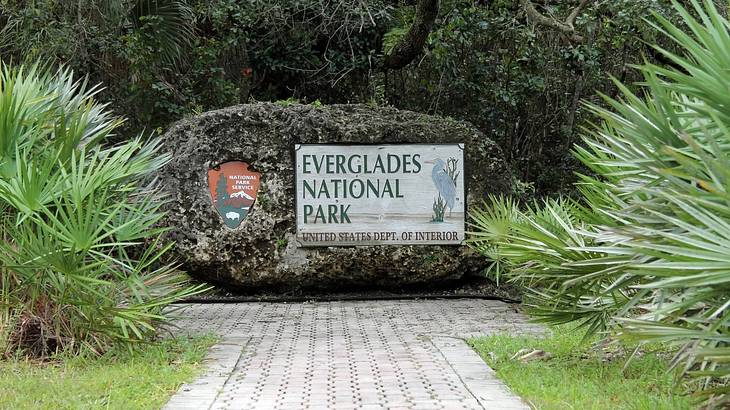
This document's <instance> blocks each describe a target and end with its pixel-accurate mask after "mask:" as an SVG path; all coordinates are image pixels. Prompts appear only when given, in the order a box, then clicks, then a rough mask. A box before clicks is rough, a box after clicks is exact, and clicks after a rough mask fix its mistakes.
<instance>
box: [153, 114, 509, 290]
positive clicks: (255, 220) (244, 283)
mask: <svg viewBox="0 0 730 410" xmlns="http://www.w3.org/2000/svg"><path fill="white" fill-rule="evenodd" d="M164 138H165V143H164V145H165V147H166V149H167V150H168V151H169V152H170V153H172V154H173V159H172V161H171V162H170V163H169V165H167V166H166V167H165V168H164V169H163V170H162V172H161V174H160V179H161V182H162V185H163V187H164V188H165V189H166V190H168V192H169V193H170V194H171V203H170V205H169V210H170V213H169V217H168V218H167V220H166V222H165V223H166V224H167V225H168V226H170V227H172V230H171V233H170V237H171V238H172V239H173V240H174V241H176V243H177V246H176V249H177V253H178V254H179V255H180V257H181V259H182V260H183V262H184V265H183V267H184V268H185V269H186V270H187V271H188V272H190V273H191V274H193V275H194V276H197V277H200V278H203V279H206V280H209V281H213V282H217V283H222V284H226V285H229V286H232V287H239V288H240V287H244V288H251V287H265V288H269V289H280V290H284V289H291V288H306V287H315V288H328V287H329V288H332V287H338V288H352V287H356V286H368V287H372V286H384V287H389V286H390V287H393V286H398V285H402V284H416V283H424V282H434V281H442V280H453V279H457V278H459V277H461V276H463V275H465V274H468V273H474V272H479V271H481V270H482V269H483V268H484V265H485V261H484V259H483V258H482V257H480V256H478V255H476V254H474V253H473V252H472V251H470V250H469V249H468V248H467V247H465V246H423V245H419V246H392V245H388V246H366V247H337V248H335V247H332V248H300V247H297V245H296V241H295V240H294V238H295V235H296V216H295V208H294V196H295V186H294V166H295V164H294V144H297V143H303V144H306V143H383V144H386V143H457V142H463V143H466V150H465V158H464V162H465V163H464V166H465V174H466V175H465V177H466V179H465V181H466V189H467V207H470V206H473V205H474V204H478V203H479V202H480V201H481V199H483V198H485V197H486V195H487V194H489V193H499V192H506V191H508V190H509V189H510V184H511V175H510V173H509V169H508V167H507V165H506V164H505V161H504V159H503V156H502V153H501V151H500V149H499V147H498V146H497V145H496V144H495V143H494V142H492V141H491V140H489V139H488V138H487V137H485V136H484V135H483V134H482V133H480V132H479V131H477V130H476V129H475V128H474V127H473V126H471V125H469V124H466V123H463V122H457V121H454V120H450V119H445V118H438V117H433V116H428V115H424V114H418V113H414V112H409V111H400V110H396V109H392V108H371V107H368V106H364V105H332V106H324V107H315V106H311V105H291V106H286V107H284V106H280V105H277V104H247V105H238V106H234V107H229V108H225V109H222V110H218V111H211V112H207V113H204V114H202V115H200V116H196V117H193V118H190V119H186V120H182V121H179V122H178V123H176V124H175V125H174V126H173V127H172V128H171V129H170V130H169V131H168V132H167V133H166V134H165V136H164ZM227 161H244V162H247V163H249V164H250V169H251V170H255V171H257V172H261V187H260V188H259V193H258V197H257V199H256V204H255V205H254V207H253V208H252V211H251V213H250V214H249V215H248V217H247V218H246V219H245V220H244V221H243V222H242V223H241V225H240V226H239V227H238V228H237V229H235V230H230V229H228V228H226V227H225V226H224V225H223V221H222V220H221V218H220V216H219V215H218V214H217V213H216V210H215V209H214V207H213V205H212V202H211V197H210V193H209V191H208V183H207V171H208V169H209V168H210V167H212V166H216V165H218V164H220V163H223V162H227ZM467 211H468V209H467Z"/></svg>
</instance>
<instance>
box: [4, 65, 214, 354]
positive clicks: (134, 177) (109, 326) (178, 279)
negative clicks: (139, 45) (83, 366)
mask: <svg viewBox="0 0 730 410" xmlns="http://www.w3.org/2000/svg"><path fill="white" fill-rule="evenodd" d="M97 92H98V89H97V88H95V87H91V88H89V87H87V85H86V83H84V82H78V81H74V79H73V77H72V74H71V72H70V71H68V70H65V71H59V72H57V73H56V74H55V75H54V74H50V73H49V72H46V71H44V70H40V69H38V68H35V67H34V68H26V69H23V68H9V67H7V66H4V67H3V68H2V72H0V212H2V214H1V215H2V219H0V234H1V235H2V242H0V355H2V354H12V353H13V352H16V351H18V350H21V351H24V352H25V353H28V354H32V355H39V356H42V355H45V354H49V353H53V352H56V351H60V350H71V351H78V350H80V349H88V350H91V351H94V352H100V351H103V350H104V349H105V348H106V347H107V346H109V344H110V343H112V342H124V343H129V344H131V343H134V342H137V341H141V340H144V339H146V338H147V337H148V336H149V335H150V334H153V333H154V331H155V324H156V323H157V322H158V321H160V320H162V319H164V315H163V313H162V309H163V308H164V307H165V306H166V305H167V304H169V303H171V302H172V301H174V300H177V299H178V298H180V297H184V296H186V295H190V294H192V293H195V292H197V291H199V290H200V288H199V287H192V288H191V287H188V286H186V285H185V276H183V275H182V274H181V273H179V272H178V271H177V270H176V269H175V267H174V266H169V265H165V264H161V263H160V258H161V257H162V255H164V254H165V252H166V251H167V250H168V249H169V246H165V245H163V244H162V243H161V242H160V235H161V234H162V230H161V229H159V228H156V227H155V224H156V223H157V222H158V221H159V220H160V218H161V217H162V216H163V213H162V212H161V211H160V206H161V205H162V204H163V200H162V199H161V198H160V195H159V194H158V193H157V190H156V188H155V185H154V184H153V182H152V181H150V177H149V175H150V173H151V172H153V171H154V170H156V169H158V168H159V167H160V166H162V165H163V164H164V163H165V162H166V161H167V160H168V158H167V156H164V155H160V154H159V152H158V147H159V144H158V143H157V142H155V141H154V140H153V141H150V142H142V140H141V138H139V137H138V138H134V139H131V140H129V141H127V142H125V143H124V144H121V145H116V146H109V145H104V144H103V143H104V142H105V140H107V139H108V138H109V137H110V136H111V135H112V133H113V132H114V130H115V129H116V128H117V127H118V126H119V125H120V123H121V121H120V120H119V119H118V118H114V117H112V116H111V114H110V113H109V111H108V110H107V109H106V105H104V104H99V103H98V102H97V101H96V100H95V94H96V93H97ZM136 245H140V246H137V247H136Z"/></svg>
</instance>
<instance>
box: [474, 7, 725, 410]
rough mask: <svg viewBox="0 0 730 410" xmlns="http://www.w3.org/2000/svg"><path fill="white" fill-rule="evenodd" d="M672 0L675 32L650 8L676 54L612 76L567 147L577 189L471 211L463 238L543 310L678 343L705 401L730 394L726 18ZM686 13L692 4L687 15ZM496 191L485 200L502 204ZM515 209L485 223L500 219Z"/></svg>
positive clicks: (716, 402) (551, 318)
mask: <svg viewBox="0 0 730 410" xmlns="http://www.w3.org/2000/svg"><path fill="white" fill-rule="evenodd" d="M692 4H693V6H694V10H693V12H690V11H688V10H686V9H684V8H683V7H682V6H681V5H679V4H678V3H675V4H674V7H675V8H676V9H677V11H678V12H679V13H680V14H681V15H682V17H683V20H684V24H685V26H686V30H687V31H686V32H685V31H682V30H681V29H680V28H678V27H677V26H676V25H674V24H673V23H671V22H669V21H668V20H666V19H665V18H663V17H661V16H659V15H655V16H654V17H655V20H654V21H655V22H656V29H657V30H658V31H659V32H660V33H662V34H663V35H664V36H666V37H667V38H669V39H670V40H672V41H673V42H675V43H676V44H677V45H678V46H679V47H680V48H681V49H682V50H683V51H684V53H683V55H681V56H680V55H675V54H673V53H670V52H668V51H666V50H664V49H662V48H658V47H657V51H658V52H659V53H662V54H664V55H665V56H666V58H667V59H669V60H671V61H672V62H673V66H672V67H670V68H665V67H660V66H657V65H654V64H649V63H647V64H644V65H642V66H640V67H639V69H640V71H641V72H642V73H643V75H644V82H643V83H642V84H641V87H642V90H641V92H640V93H638V94H637V93H633V92H632V91H630V90H629V88H628V87H626V86H624V85H622V84H620V83H619V82H618V81H617V82H616V83H617V86H618V87H619V88H620V90H621V92H622V97H621V99H620V100H616V99H612V98H609V97H605V99H606V102H607V104H608V105H609V106H610V108H609V109H606V108H601V107H599V106H596V105H589V107H588V108H589V109H590V110H591V111H593V112H594V113H595V114H596V115H597V116H598V117H599V118H600V119H601V121H600V123H599V124H597V125H594V126H592V127H591V129H590V130H588V131H587V132H586V135H585V137H584V145H583V146H580V147H577V148H576V150H575V154H576V157H577V158H578V159H579V160H580V161H581V162H582V163H583V164H585V165H586V166H587V167H588V168H589V169H590V170H591V171H592V173H591V175H582V176H581V177H580V178H581V182H580V183H579V189H580V191H581V193H582V199H581V200H580V201H578V202H573V201H562V202H555V201H547V202H545V203H544V204H541V205H539V206H538V207H536V208H534V209H533V208H528V209H527V210H520V209H518V208H516V207H511V208H509V213H507V216H500V218H496V217H495V216H494V212H491V213H490V212H489V211H484V210H482V211H477V212H475V213H474V214H473V215H472V216H473V224H474V227H475V230H476V231H477V232H478V233H477V234H476V235H474V236H473V238H472V244H473V246H475V247H476V248H477V249H480V250H482V251H484V250H489V252H485V253H486V254H487V255H488V256H489V255H491V256H492V257H494V256H495V255H496V256H497V258H495V259H496V260H498V261H499V263H500V264H501V266H502V267H503V269H502V274H506V275H508V276H509V277H510V278H511V279H512V280H516V281H520V282H521V283H522V284H524V285H526V286H527V287H528V288H529V291H528V292H529V295H528V297H527V299H528V303H529V305H530V306H531V308H532V311H533V313H535V314H536V315H538V317H539V318H540V319H541V320H543V321H545V322H549V323H567V322H576V323H578V324H580V325H582V326H585V328H586V329H587V330H588V334H589V335H590V334H594V333H596V332H599V331H601V330H604V329H610V330H612V331H614V332H617V333H619V334H620V335H622V336H624V337H627V338H632V339H636V340H639V341H641V342H664V343H668V344H671V345H677V346H678V347H679V348H678V354H677V356H676V357H675V360H674V365H675V366H676V367H677V368H679V369H680V370H681V373H682V374H684V375H686V376H689V377H693V378H696V379H697V381H698V383H699V384H700V388H701V390H702V394H703V395H704V397H705V399H706V404H708V405H710V406H723V405H727V404H728V403H730V396H728V392H730V386H728V384H727V381H728V377H730V365H729V364H728V363H730V327H729V323H730V310H728V307H730V194H729V191H730V111H729V110H728V107H730V92H729V91H728V90H729V89H730V71H728V67H730V53H728V47H729V46H730V33H729V30H730V23H728V21H727V19H726V18H724V17H723V16H722V14H721V13H720V12H719V11H718V10H717V9H716V8H715V7H714V5H713V4H712V2H710V1H706V2H705V3H704V5H703V6H702V5H700V4H699V3H698V2H696V1H693V2H692ZM694 16H697V17H694ZM503 202H504V200H503V199H498V198H495V199H493V200H492V204H491V205H490V207H495V206H496V207H497V209H499V207H504V205H503ZM505 218H508V219H509V220H511V221H513V223H512V224H510V225H509V227H508V229H506V232H504V233H502V234H500V235H494V234H492V232H493V231H494V230H495V228H494V227H495V226H501V225H500V224H502V220H504V219H505Z"/></svg>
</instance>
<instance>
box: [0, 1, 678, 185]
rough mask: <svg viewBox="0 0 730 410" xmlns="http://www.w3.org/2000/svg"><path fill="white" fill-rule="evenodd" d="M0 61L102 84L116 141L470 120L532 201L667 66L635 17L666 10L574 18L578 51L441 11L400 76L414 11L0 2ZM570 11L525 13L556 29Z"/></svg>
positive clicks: (446, 5) (384, 5)
mask: <svg viewBox="0 0 730 410" xmlns="http://www.w3.org/2000/svg"><path fill="white" fill-rule="evenodd" d="M0 3H1V4H2V8H1V10H2V11H0V27H4V28H3V29H2V32H0V36H1V38H0V57H3V58H4V59H5V61H10V60H11V59H12V60H13V61H14V62H16V63H21V62H35V61H38V60H40V61H44V62H45V61H47V62H50V63H51V64H54V65H55V64H60V63H63V64H65V65H67V66H69V67H71V68H72V69H74V70H75V71H76V72H78V73H81V74H88V75H89V76H90V79H91V81H92V82H93V83H97V82H102V83H103V84H104V85H105V87H106V89H105V90H104V91H102V95H103V97H104V99H105V100H107V101H111V102H112V104H113V105H112V107H113V108H114V109H115V110H116V111H117V112H119V113H121V114H123V115H125V116H127V117H129V118H130V122H129V123H128V124H127V125H126V128H125V129H124V130H122V134H123V135H127V136H133V135H137V134H138V133H139V131H140V130H142V129H147V130H154V129H158V128H164V127H166V126H167V125H168V124H169V123H170V122H171V121H173V120H176V119H179V118H181V117H182V116H185V115H189V114H191V113H196V112H200V111H204V110H209V109H213V108H219V107H223V106H227V105H231V104H235V103H239V102H248V101H250V100H259V101H265V100H279V99H289V98H293V99H295V100H299V101H302V102H312V101H316V100H319V101H321V102H322V103H358V102H362V103H371V104H389V105H393V106H395V107H398V108H404V109H410V110H414V111H420V112H428V113H434V114H441V115H447V116H451V117H454V118H457V119H465V120H469V121H471V122H473V123H474V124H476V125H477V126H478V127H480V128H481V129H482V130H483V131H484V132H485V133H486V134H487V135H488V136H489V137H491V138H492V139H494V140H496V141H497V142H498V143H500V145H501V146H502V147H503V149H504V151H505V154H506V156H507V158H508V159H509V161H510V163H511V164H512V165H513V168H514V169H515V172H516V175H517V177H518V178H519V179H521V180H523V181H525V182H527V183H528V185H527V187H530V185H529V184H530V183H531V184H533V185H534V187H535V188H536V189H537V190H538V191H539V192H541V193H549V192H554V191H559V190H565V189H570V187H571V185H570V182H571V181H572V180H573V177H572V171H573V170H574V169H575V168H576V166H577V162H576V161H575V160H574V159H573V158H572V157H571V156H570V155H567V153H568V151H569V150H570V147H571V146H572V144H573V143H574V142H576V140H577V136H576V132H575V131H576V129H577V127H578V126H579V125H580V124H581V123H582V122H583V121H584V119H585V118H587V117H588V116H589V113H587V112H586V111H585V110H584V109H582V107H581V105H580V104H579V101H580V100H581V99H582V98H592V96H593V95H594V90H596V89H598V90H603V91H605V92H613V91H612V88H611V87H609V85H610V82H608V81H607V80H606V78H607V75H613V76H616V77H618V78H620V79H624V80H626V81H627V82H629V83H630V82H631V81H632V80H633V78H632V76H633V74H632V70H630V69H629V68H628V67H627V64H629V63H639V62H641V59H642V54H646V56H647V57H648V58H650V59H661V55H659V54H657V53H655V52H653V51H652V49H651V48H649V47H647V46H646V43H645V42H653V41H655V37H656V36H655V33H654V32H653V31H651V30H648V25H647V24H646V23H645V22H644V20H643V17H646V16H648V15H649V11H650V10H655V11H658V12H660V13H666V14H668V15H669V14H671V12H670V9H669V8H668V7H667V6H668V0H600V1H599V0H597V1H592V2H588V3H587V5H586V7H583V8H582V9H581V10H580V13H578V15H577V16H576V18H575V24H574V26H575V30H576V32H579V33H580V34H581V36H580V37H581V38H582V40H581V41H573V40H571V39H570V38H568V36H566V35H564V34H563V33H561V32H559V31H557V30H554V29H551V28H549V27H544V26H542V25H539V24H537V23H536V22H535V21H534V19H531V18H530V17H528V16H527V15H526V14H525V12H524V10H523V9H522V7H521V4H522V1H521V0H492V1H474V0H443V1H441V2H440V11H439V15H438V18H437V20H436V22H435V24H434V26H433V30H432V32H431V35H430V36H429V37H428V39H427V42H426V46H425V47H424V50H423V52H422V53H421V54H420V55H419V56H417V58H416V59H415V60H414V61H413V62H412V63H411V64H409V65H408V66H406V67H405V68H403V69H401V70H388V69H384V68H383V67H382V64H381V63H382V56H383V54H384V53H386V52H388V51H389V50H392V49H393V47H394V45H395V43H396V42H398V41H399V39H401V38H403V36H404V34H405V33H406V32H407V29H408V27H409V25H410V24H411V22H412V21H413V19H414V13H415V6H414V2H413V1H391V0H376V1H367V2H363V1H359V0H343V1H339V2H330V1H324V0H284V1H273V2H272V1H241V0H215V1H200V0H188V1H179V0H124V1H96V0H95V1H90V0H81V1H68V0H61V1H59V0H38V1H34V2H26V1H18V0H2V1H1V2H0ZM577 3H578V2H577V1H575V2H573V1H568V0H566V1H535V2H534V4H535V5H536V7H537V8H538V10H539V11H540V12H541V13H543V14H544V15H545V16H550V17H554V18H556V19H557V18H560V19H564V18H565V16H567V15H569V13H571V11H572V10H574V8H575V6H576V4H577Z"/></svg>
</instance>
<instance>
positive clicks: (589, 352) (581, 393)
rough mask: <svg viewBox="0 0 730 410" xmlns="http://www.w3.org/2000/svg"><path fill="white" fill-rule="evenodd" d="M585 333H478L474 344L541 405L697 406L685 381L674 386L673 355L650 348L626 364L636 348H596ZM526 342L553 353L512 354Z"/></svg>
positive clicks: (520, 390) (559, 330) (524, 395)
mask: <svg viewBox="0 0 730 410" xmlns="http://www.w3.org/2000/svg"><path fill="white" fill-rule="evenodd" d="M581 338H582V333H581V332H579V331H571V328H569V327H565V326H560V327H557V328H554V329H553V331H552V332H551V334H550V335H548V336H546V337H544V338H540V337H528V336H509V335H496V336H490V337H480V338H474V339H471V340H469V344H471V346H472V347H473V348H474V349H475V350H476V351H477V352H478V353H479V354H480V355H481V356H482V358H483V359H484V360H485V361H486V362H487V363H488V364H489V365H490V366H491V367H492V368H493V369H494V370H495V371H496V372H497V376H498V377H499V378H500V379H501V380H502V381H504V382H505V383H506V384H507V385H508V386H509V387H510V388H511V389H512V391H513V392H514V393H516V394H518V395H519V396H521V397H522V398H523V399H524V400H525V401H527V402H528V403H530V404H531V405H532V406H533V407H535V408H538V409H556V410H557V409H560V410H564V409H581V410H583V409H611V410H614V409H651V410H654V409H691V408H693V406H692V402H693V400H692V398H691V397H688V396H687V395H686V394H683V392H682V389H684V388H685V387H684V386H680V387H679V388H678V389H675V388H674V387H673V386H674V384H673V377H672V373H670V372H669V371H668V360H669V357H671V356H669V355H667V354H664V353H660V354H657V353H652V352H650V351H647V352H646V353H643V354H641V355H637V357H635V358H634V359H633V360H632V361H630V362H629V363H628V365H626V362H627V356H628V355H630V354H631V352H633V350H632V349H628V352H627V353H623V352H624V350H623V349H619V347H618V346H613V345H611V346H609V347H607V348H605V349H601V348H593V347H592V345H591V343H584V344H582V343H581ZM523 348H526V349H541V350H544V351H546V352H550V353H552V354H553V357H552V358H551V359H549V360H544V361H534V362H527V363H522V362H519V361H517V360H511V357H512V356H513V355H514V354H515V352H517V351H519V350H520V349H523ZM647 350H649V349H647ZM659 350H661V349H659ZM490 352H492V355H490ZM611 353H613V354H611ZM490 356H491V357H490ZM625 365H626V368H625V369H624V366H625Z"/></svg>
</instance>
